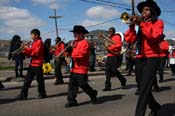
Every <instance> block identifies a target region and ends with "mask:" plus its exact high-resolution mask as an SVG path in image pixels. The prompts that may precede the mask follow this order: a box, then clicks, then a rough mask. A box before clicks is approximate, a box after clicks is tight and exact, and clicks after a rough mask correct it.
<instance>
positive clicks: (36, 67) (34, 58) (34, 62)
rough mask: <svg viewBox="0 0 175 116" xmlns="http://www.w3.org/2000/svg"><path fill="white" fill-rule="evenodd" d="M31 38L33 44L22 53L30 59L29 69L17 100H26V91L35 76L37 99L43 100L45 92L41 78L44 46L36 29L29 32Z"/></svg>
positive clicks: (25, 47) (42, 78) (26, 46)
mask: <svg viewBox="0 0 175 116" xmlns="http://www.w3.org/2000/svg"><path fill="white" fill-rule="evenodd" d="M31 38H32V40H33V43H32V45H31V47H30V46H28V45H25V46H24V51H23V53H24V54H25V55H26V56H28V57H31V63H30V67H29V69H28V73H27V76H26V78H25V80H24V84H23V87H22V90H21V94H20V95H19V96H18V97H17V98H18V99H19V100H26V99H27V96H28V89H29V87H30V85H31V82H32V81H33V79H34V76H36V80H37V82H38V92H39V95H38V98H39V99H41V98H45V97H46V91H45V83H44V77H43V69H42V65H43V60H44V44H43V42H42V40H41V37H40V31H39V30H38V29H33V30H32V31H31Z"/></svg>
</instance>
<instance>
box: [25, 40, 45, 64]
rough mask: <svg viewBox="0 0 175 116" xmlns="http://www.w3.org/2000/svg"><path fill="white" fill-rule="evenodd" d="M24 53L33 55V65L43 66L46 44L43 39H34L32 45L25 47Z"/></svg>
mask: <svg viewBox="0 0 175 116" xmlns="http://www.w3.org/2000/svg"><path fill="white" fill-rule="evenodd" d="M23 53H24V54H25V55H26V56H29V57H31V58H32V59H31V64H30V65H31V66H42V65H43V60H44V44H43V42H42V40H41V39H36V40H34V41H33V43H32V46H31V47H28V48H26V49H24V51H23Z"/></svg>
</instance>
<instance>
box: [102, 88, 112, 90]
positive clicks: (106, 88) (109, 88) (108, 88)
mask: <svg viewBox="0 0 175 116" xmlns="http://www.w3.org/2000/svg"><path fill="white" fill-rule="evenodd" d="M103 91H111V88H104V89H103Z"/></svg>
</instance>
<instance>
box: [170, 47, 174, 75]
mask: <svg viewBox="0 0 175 116" xmlns="http://www.w3.org/2000/svg"><path fill="white" fill-rule="evenodd" d="M169 64H170V69H171V72H172V75H173V76H174V74H175V48H174V45H172V47H170V53H169Z"/></svg>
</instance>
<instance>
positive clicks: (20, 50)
mask: <svg viewBox="0 0 175 116" xmlns="http://www.w3.org/2000/svg"><path fill="white" fill-rule="evenodd" d="M31 42H32V41H31V40H30V41H27V42H25V43H24V44H22V45H21V46H20V47H19V48H18V49H16V50H15V51H13V52H10V54H11V56H12V57H15V56H17V55H19V54H20V53H21V52H22V51H23V50H24V46H25V45H28V44H30V43H31Z"/></svg>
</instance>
